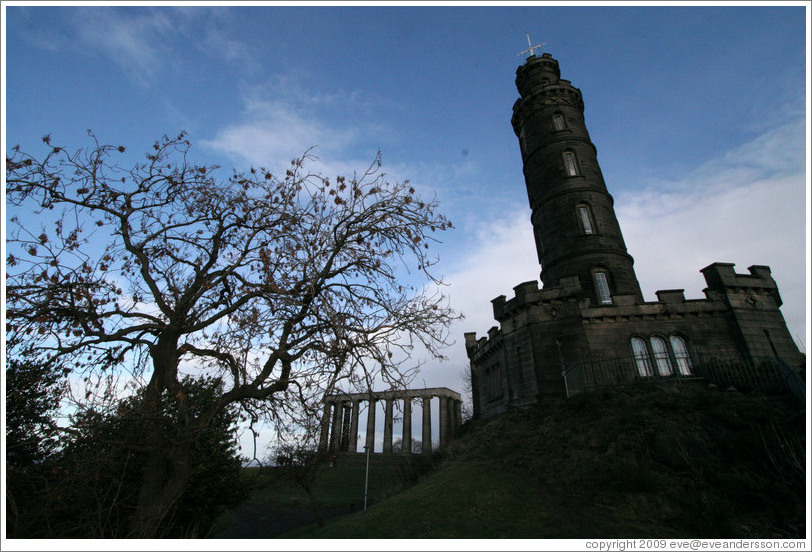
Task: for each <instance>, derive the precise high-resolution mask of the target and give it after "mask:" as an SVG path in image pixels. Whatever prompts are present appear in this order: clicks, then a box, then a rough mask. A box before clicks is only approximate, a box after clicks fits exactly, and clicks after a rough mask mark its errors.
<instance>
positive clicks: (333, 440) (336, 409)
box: [330, 402, 342, 452]
mask: <svg viewBox="0 0 812 552" xmlns="http://www.w3.org/2000/svg"><path fill="white" fill-rule="evenodd" d="M341 408H342V404H341V403H340V402H335V403H333V434H332V435H330V450H331V451H332V452H338V449H339V446H340V445H341V414H342V412H341Z"/></svg>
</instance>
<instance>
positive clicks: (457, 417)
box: [454, 401, 462, 429]
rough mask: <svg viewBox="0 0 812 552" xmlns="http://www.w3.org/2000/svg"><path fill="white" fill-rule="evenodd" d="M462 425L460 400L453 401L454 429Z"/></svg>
mask: <svg viewBox="0 0 812 552" xmlns="http://www.w3.org/2000/svg"><path fill="white" fill-rule="evenodd" d="M460 425H462V401H454V429H457V428H458V427H460Z"/></svg>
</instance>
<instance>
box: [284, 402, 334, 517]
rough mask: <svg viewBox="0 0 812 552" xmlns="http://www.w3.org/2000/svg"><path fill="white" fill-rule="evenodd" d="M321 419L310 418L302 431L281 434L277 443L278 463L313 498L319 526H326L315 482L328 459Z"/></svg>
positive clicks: (312, 503) (312, 508)
mask: <svg viewBox="0 0 812 552" xmlns="http://www.w3.org/2000/svg"><path fill="white" fill-rule="evenodd" d="M319 426H320V424H319V423H318V418H312V417H310V418H306V419H305V422H304V424H302V426H301V427H300V428H299V429H300V430H299V431H291V432H287V433H285V434H282V435H281V440H280V441H279V442H278V443H277V444H276V445H275V447H274V451H275V453H276V464H277V466H279V467H281V468H282V469H284V470H285V472H284V473H285V475H286V476H287V477H289V478H290V479H291V480H292V481H293V482H294V483H296V484H297V485H299V486H300V487H301V488H302V489H303V490H304V491H305V493H307V497H308V499H309V500H310V508H311V510H312V511H313V516H314V517H315V518H316V523H317V524H318V526H319V527H323V526H324V517H323V516H322V514H321V504H320V503H319V500H318V498H317V497H316V490H315V483H316V475H317V474H318V473H319V469H320V468H321V467H322V466H323V465H324V463H325V460H326V459H327V455H328V453H327V451H326V450H322V449H320V448H319V446H318V434H319Z"/></svg>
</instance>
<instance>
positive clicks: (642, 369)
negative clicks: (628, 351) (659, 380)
mask: <svg viewBox="0 0 812 552" xmlns="http://www.w3.org/2000/svg"><path fill="white" fill-rule="evenodd" d="M632 353H634V362H635V364H636V365H637V373H638V374H639V375H640V376H641V377H644V378H648V377H651V376H653V375H654V371H653V370H652V369H651V361H650V360H649V356H648V348H646V342H645V341H644V340H643V339H642V338H640V337H633V338H632Z"/></svg>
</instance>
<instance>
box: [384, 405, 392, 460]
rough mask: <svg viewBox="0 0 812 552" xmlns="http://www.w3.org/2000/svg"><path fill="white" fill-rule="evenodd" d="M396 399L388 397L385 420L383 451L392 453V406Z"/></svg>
mask: <svg viewBox="0 0 812 552" xmlns="http://www.w3.org/2000/svg"><path fill="white" fill-rule="evenodd" d="M393 403H394V400H393V399H386V408H385V410H384V421H383V452H384V454H392V406H393Z"/></svg>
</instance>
